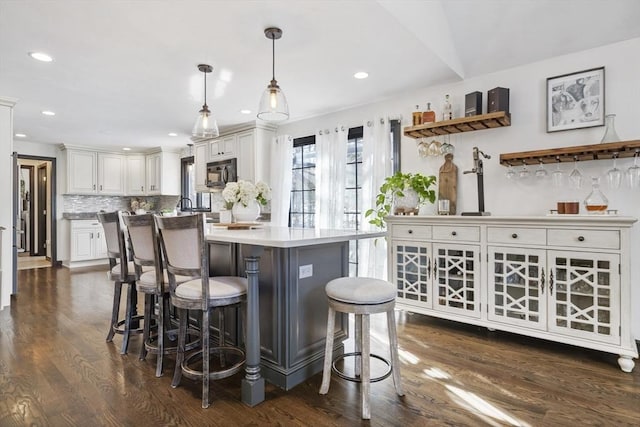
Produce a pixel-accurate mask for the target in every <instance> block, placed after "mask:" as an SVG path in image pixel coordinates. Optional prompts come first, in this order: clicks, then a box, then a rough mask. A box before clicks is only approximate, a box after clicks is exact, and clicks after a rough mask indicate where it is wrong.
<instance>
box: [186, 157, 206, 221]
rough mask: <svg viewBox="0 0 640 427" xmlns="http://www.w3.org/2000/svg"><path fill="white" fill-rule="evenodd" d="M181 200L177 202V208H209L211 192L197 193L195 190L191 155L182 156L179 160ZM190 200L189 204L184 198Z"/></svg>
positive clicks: (194, 174)
mask: <svg viewBox="0 0 640 427" xmlns="http://www.w3.org/2000/svg"><path fill="white" fill-rule="evenodd" d="M180 172H181V173H180V176H181V180H180V183H181V188H182V191H181V198H182V199H181V200H180V202H179V208H180V209H181V210H186V209H188V208H197V209H208V210H210V209H211V194H210V193H197V192H196V172H195V166H194V159H193V156H191V157H183V158H182V162H181V171H180ZM185 197H186V198H188V199H189V200H191V206H189V202H187V201H186V200H184V198H185Z"/></svg>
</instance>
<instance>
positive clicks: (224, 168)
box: [207, 158, 238, 190]
mask: <svg viewBox="0 0 640 427" xmlns="http://www.w3.org/2000/svg"><path fill="white" fill-rule="evenodd" d="M237 163H238V162H237V160H236V159H235V158H232V159H226V160H220V161H217V162H211V163H207V187H209V188H211V189H218V190H222V189H223V188H224V186H225V185H227V182H235V181H237V180H238V167H237Z"/></svg>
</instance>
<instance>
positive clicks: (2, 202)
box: [0, 97, 16, 309]
mask: <svg viewBox="0 0 640 427" xmlns="http://www.w3.org/2000/svg"><path fill="white" fill-rule="evenodd" d="M15 103H16V100H15V99H12V98H3V97H0V183H2V184H0V226H2V227H4V228H5V230H4V231H3V232H2V240H1V241H0V247H2V249H1V251H2V252H1V253H0V263H1V264H0V271H1V272H2V273H1V274H0V309H3V308H4V307H6V306H8V305H9V302H10V298H11V292H12V290H13V218H12V217H13V176H12V175H13V174H12V171H13V159H12V158H11V153H13V106H14V105H15Z"/></svg>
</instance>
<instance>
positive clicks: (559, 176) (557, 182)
mask: <svg viewBox="0 0 640 427" xmlns="http://www.w3.org/2000/svg"><path fill="white" fill-rule="evenodd" d="M556 162H557V163H556V170H554V171H553V172H552V173H551V179H553V186H554V187H562V186H563V185H564V172H563V171H562V169H560V157H556Z"/></svg>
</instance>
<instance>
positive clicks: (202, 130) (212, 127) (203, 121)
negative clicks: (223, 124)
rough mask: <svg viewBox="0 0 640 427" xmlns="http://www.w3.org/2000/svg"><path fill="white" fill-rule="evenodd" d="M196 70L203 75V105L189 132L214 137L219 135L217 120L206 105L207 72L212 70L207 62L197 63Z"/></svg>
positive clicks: (195, 135) (198, 136) (195, 136)
mask: <svg viewBox="0 0 640 427" xmlns="http://www.w3.org/2000/svg"><path fill="white" fill-rule="evenodd" d="M198 70H199V71H201V72H202V74H203V75H204V105H203V106H202V109H201V110H200V111H199V112H198V118H197V119H196V123H195V124H194V125H193V130H192V131H191V134H192V135H193V137H194V138H197V139H200V138H216V137H218V136H219V135H220V132H219V131H218V122H217V121H216V119H215V117H213V114H212V113H211V111H210V110H209V106H208V105H207V74H208V73H210V72H212V71H213V67H212V66H211V65H207V64H199V65H198Z"/></svg>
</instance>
